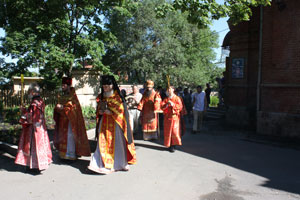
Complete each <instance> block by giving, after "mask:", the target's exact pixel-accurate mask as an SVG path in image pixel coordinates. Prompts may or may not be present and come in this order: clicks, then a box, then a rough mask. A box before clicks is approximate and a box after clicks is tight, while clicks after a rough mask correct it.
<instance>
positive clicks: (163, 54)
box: [0, 0, 270, 86]
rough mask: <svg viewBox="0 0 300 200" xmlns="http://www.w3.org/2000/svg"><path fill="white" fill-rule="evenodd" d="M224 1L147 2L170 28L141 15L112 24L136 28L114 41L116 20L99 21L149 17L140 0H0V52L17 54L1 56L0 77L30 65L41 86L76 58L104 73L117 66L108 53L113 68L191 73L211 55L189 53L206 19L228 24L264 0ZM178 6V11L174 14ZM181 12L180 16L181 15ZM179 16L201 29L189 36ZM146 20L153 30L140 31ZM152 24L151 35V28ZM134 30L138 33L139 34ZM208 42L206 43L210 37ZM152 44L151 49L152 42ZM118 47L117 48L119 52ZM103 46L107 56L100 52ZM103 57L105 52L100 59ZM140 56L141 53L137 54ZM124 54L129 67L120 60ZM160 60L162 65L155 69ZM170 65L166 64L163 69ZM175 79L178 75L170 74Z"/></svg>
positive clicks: (79, 64)
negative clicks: (6, 58) (124, 38)
mask: <svg viewBox="0 0 300 200" xmlns="http://www.w3.org/2000/svg"><path fill="white" fill-rule="evenodd" d="M224 1H225V3H224V5H223V4H219V3H217V2H216V1H215V0H203V1H195V0H174V1H160V2H159V3H158V4H156V6H155V7H151V8H152V10H151V11H150V10H149V9H147V10H148V11H149V13H150V14H151V17H152V19H153V20H158V19H156V18H157V17H161V22H162V21H164V20H165V21H166V22H168V23H169V25H168V26H170V27H169V28H168V29H162V28H160V26H162V23H161V22H159V23H156V24H155V26H154V25H153V26H150V25H151V24H143V23H142V19H141V22H139V23H138V24H139V25H138V24H131V25H130V28H131V29H128V30H126V28H127V27H120V28H119V29H120V30H124V31H125V32H124V34H125V35H126V34H127V33H130V32H132V31H133V30H134V29H136V30H138V28H139V27H135V26H140V28H141V29H140V31H141V32H139V31H136V32H134V33H135V34H136V35H131V36H130V35H129V36H130V37H132V38H129V39H128V38H127V39H128V40H127V42H128V44H125V43H124V42H123V43H122V44H116V43H117V42H120V40H119V39H120V38H121V36H120V34H121V33H118V31H117V29H118V27H117V26H116V23H114V22H113V21H111V22H112V23H108V24H110V26H112V24H114V26H115V27H110V26H108V27H107V28H105V27H104V26H103V25H104V21H103V20H104V19H109V20H114V19H117V20H120V26H121V25H124V26H127V25H128V23H127V22H126V20H129V21H130V18H131V16H136V17H137V14H138V15H139V17H145V18H146V17H147V19H149V17H148V16H145V15H143V14H142V13H140V12H137V13H135V12H136V11H137V6H138V5H139V4H140V3H141V2H143V1H138V0H102V1H100V0H81V1H76V0H51V1H49V0H44V1H38V0H26V1H25V0H0V28H3V29H4V31H5V36H4V37H2V38H0V41H1V46H0V51H1V52H2V54H3V55H4V56H11V57H12V58H16V59H18V61H17V63H16V64H14V63H3V61H2V62H1V67H2V68H9V69H7V71H8V72H9V73H5V75H7V74H20V73H24V72H26V71H27V69H28V68H29V67H37V68H39V69H40V73H41V75H42V76H44V77H45V80H49V83H48V86H49V85H50V86H51V85H53V86H55V83H56V82H57V80H58V78H59V77H61V76H62V75H63V74H66V75H69V74H70V73H71V72H72V69H73V68H76V67H82V64H83V63H84V62H87V63H88V64H91V65H93V66H94V67H95V68H96V69H98V70H100V71H101V72H102V73H105V74H107V73H112V72H113V71H115V70H116V69H117V66H116V65H114V64H113V62H110V61H109V58H108V57H109V56H111V58H110V59H115V60H117V61H118V62H119V64H120V65H119V67H121V66H122V67H125V69H126V67H127V68H128V67H132V68H133V69H134V70H136V71H137V73H140V71H142V70H145V73H146V74H147V75H149V74H152V75H151V76H155V75H156V74H157V72H158V71H163V72H162V73H165V74H167V73H174V75H176V74H182V73H188V70H189V69H190V70H192V71H191V72H194V71H193V67H195V66H194V65H193V64H191V63H192V62H193V60H200V59H202V61H201V62H202V63H203V66H204V63H205V62H206V63H208V64H209V62H207V61H208V60H209V59H210V58H211V56H208V55H205V53H206V52H202V53H201V55H197V54H194V53H191V52H194V51H195V49H196V48H197V47H196V46H195V45H196V44H195V43H194V42H195V41H197V38H196V37H205V35H207V34H208V35H209V34H210V31H209V29H207V25H208V24H209V23H211V20H217V19H219V18H220V17H224V16H229V17H230V18H231V20H232V22H238V21H240V20H247V19H249V16H250V15H251V9H250V7H251V6H258V5H259V4H263V5H268V4H269V3H270V0H224ZM145 9H146V8H145ZM178 10H179V11H180V12H181V13H180V14H179V13H178ZM154 11H155V12H154ZM175 11H176V12H175ZM112 13H118V14H119V15H120V16H119V17H118V18H114V17H113V15H112ZM183 15H185V18H186V19H187V21H184V20H186V19H185V18H183V17H181V16H183ZM170 16H173V17H177V16H178V19H177V18H174V19H171V17H170ZM122 17H123V19H122ZM172 20H173V21H172ZM187 22H189V23H192V24H197V25H198V28H200V29H201V31H200V32H199V34H198V33H197V34H198V35H197V34H196V35H195V33H196V32H197V31H196V29H194V26H191V25H189V23H187ZM147 23H150V22H149V21H148V22H147ZM146 25H147V26H148V27H151V28H152V29H153V30H152V29H144V27H145V26H146ZM202 29H203V30H202ZM154 30H155V34H153V33H154ZM145 33H146V34H145ZM188 33H189V34H190V35H193V36H192V37H194V41H189V40H186V39H187V38H180V37H183V36H185V35H188ZM142 34H144V36H145V38H141V37H140V36H141V35H142ZM127 37H128V35H127ZM135 37H137V41H135V42H136V44H138V42H140V44H142V43H141V42H142V40H144V42H145V41H147V42H148V43H147V45H146V49H145V46H138V45H136V46H135V47H134V48H131V47H130V45H131V44H130V43H131V42H133V41H134V40H135ZM162 39H163V42H162ZM131 40H133V41H131ZM208 42H209V41H208ZM211 44H212V45H214V43H211ZM155 45H156V46H157V47H156V48H153V47H154V46H155ZM158 45H159V47H158ZM197 45H198V47H200V48H201V46H207V45H209V44H203V43H201V44H197ZM199 45H200V46H199ZM182 46H185V47H186V48H187V50H186V51H185V52H182V49H181V47H182ZM111 47H113V48H117V47H118V48H119V49H118V50H117V49H113V48H111ZM127 47H130V48H128V51H129V50H131V52H130V55H131V56H126V57H124V55H125V54H124V55H123V54H117V53H124V51H125V50H126V48H127ZM150 47H151V48H150ZM147 48H148V49H147ZM120 49H123V50H124V51H123V52H122V51H120ZM108 52H109V53H115V54H108ZM104 55H107V56H106V58H105V60H103V56H104ZM126 55H129V54H126ZM189 56H190V58H189ZM192 56H193V57H192ZM205 56H206V57H205ZM146 57H147V58H149V59H145V58H146ZM127 60H129V61H130V64H132V65H128V64H126V62H127ZM149 60H151V63H150V64H151V65H150V64H149V65H147V62H149ZM124 62H125V63H124ZM189 62H190V64H189ZM115 63H117V62H115ZM122 63H123V64H122ZM110 64H112V66H110ZM153 65H154V66H155V67H153ZM162 65H165V66H168V67H167V68H166V69H165V68H164V69H163V68H162V67H161V66H162ZM176 66H185V67H187V71H182V70H181V69H180V68H178V67H176ZM147 67H148V69H147ZM173 68H174V70H171V69H173ZM123 71H124V70H123ZM170 71H172V72H170ZM197 73H198V72H197ZM199 73H200V72H199ZM146 74H145V75H146ZM154 78H155V77H154ZM191 78H192V77H191ZM190 80H191V79H190ZM177 81H184V80H181V79H179V78H178V80H177Z"/></svg>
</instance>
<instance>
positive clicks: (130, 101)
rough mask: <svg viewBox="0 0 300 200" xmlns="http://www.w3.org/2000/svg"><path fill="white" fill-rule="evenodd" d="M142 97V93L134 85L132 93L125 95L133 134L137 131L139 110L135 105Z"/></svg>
mask: <svg viewBox="0 0 300 200" xmlns="http://www.w3.org/2000/svg"><path fill="white" fill-rule="evenodd" d="M142 97H143V95H142V94H141V93H140V92H139V89H138V87H137V86H136V85H133V86H132V93H131V94H130V95H128V96H127V97H126V102H127V106H128V112H129V123H130V127H131V130H132V133H133V134H135V133H136V132H137V129H138V126H139V118H140V111H139V110H138V109H137V106H138V104H139V103H140V101H141V99H142Z"/></svg>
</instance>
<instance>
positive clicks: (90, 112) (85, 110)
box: [82, 106, 96, 119]
mask: <svg viewBox="0 0 300 200" xmlns="http://www.w3.org/2000/svg"><path fill="white" fill-rule="evenodd" d="M82 115H83V117H84V118H88V119H96V109H95V108H94V107H92V106H83V107H82Z"/></svg>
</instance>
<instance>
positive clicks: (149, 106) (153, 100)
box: [137, 80, 162, 140]
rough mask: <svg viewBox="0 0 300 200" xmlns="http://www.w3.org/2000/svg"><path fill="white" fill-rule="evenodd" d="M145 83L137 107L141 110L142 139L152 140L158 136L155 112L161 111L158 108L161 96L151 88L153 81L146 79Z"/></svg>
mask: <svg viewBox="0 0 300 200" xmlns="http://www.w3.org/2000/svg"><path fill="white" fill-rule="evenodd" d="M145 85H146V90H145V91H144V94H143V97H142V99H141V101H140V103H139V105H138V107H137V109H138V110H140V111H141V119H142V130H143V138H144V140H153V139H158V138H159V127H158V123H159V121H158V115H157V113H158V112H162V111H161V109H160V103H161V97H160V95H159V93H158V92H156V91H155V90H154V89H153V87H154V82H153V81H151V80H147V82H146V84H145Z"/></svg>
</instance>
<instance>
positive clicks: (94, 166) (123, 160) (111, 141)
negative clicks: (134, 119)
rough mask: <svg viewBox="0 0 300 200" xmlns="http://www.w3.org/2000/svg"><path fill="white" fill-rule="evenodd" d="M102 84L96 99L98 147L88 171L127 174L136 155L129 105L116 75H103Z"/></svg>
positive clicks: (134, 161)
mask: <svg viewBox="0 0 300 200" xmlns="http://www.w3.org/2000/svg"><path fill="white" fill-rule="evenodd" d="M101 85H102V88H101V93H100V94H99V95H98V97H97V99H96V100H97V110H96V115H97V129H98V131H97V133H98V144H97V148H96V151H95V153H94V154H93V156H92V158H91V161H90V165H89V166H88V169H90V170H91V171H94V172H96V173H99V174H109V173H112V172H115V171H128V170H129V165H128V164H135V163H136V153H135V146H134V142H133V136H132V131H131V128H130V124H129V114H128V110H127V105H126V102H125V99H124V97H122V96H121V95H120V89H119V87H118V85H117V83H116V81H115V78H114V77H113V76H109V75H106V76H103V77H102V79H101Z"/></svg>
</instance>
